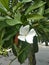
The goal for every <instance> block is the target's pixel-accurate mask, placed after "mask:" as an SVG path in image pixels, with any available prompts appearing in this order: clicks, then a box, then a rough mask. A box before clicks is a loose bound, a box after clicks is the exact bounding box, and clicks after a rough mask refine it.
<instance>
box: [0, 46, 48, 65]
mask: <svg viewBox="0 0 49 65" xmlns="http://www.w3.org/2000/svg"><path fill="white" fill-rule="evenodd" d="M14 57H15V56H14V55H13V53H10V54H9V57H3V56H0V65H8V64H9V62H10V61H11V60H12V59H13V58H14ZM36 61H37V64H36V65H49V46H48V47H45V46H44V45H39V52H38V53H36ZM11 65H20V64H19V63H18V60H17V59H16V60H15V61H14V62H12V64H11ZM22 65H28V60H26V61H25V63H24V64H22Z"/></svg>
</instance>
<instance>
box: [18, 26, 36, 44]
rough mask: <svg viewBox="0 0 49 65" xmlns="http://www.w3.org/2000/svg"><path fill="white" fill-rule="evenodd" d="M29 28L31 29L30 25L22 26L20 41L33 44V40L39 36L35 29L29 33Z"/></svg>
mask: <svg viewBox="0 0 49 65" xmlns="http://www.w3.org/2000/svg"><path fill="white" fill-rule="evenodd" d="M29 28H30V26H29V25H26V26H21V28H20V31H19V36H18V39H19V40H21V41H26V42H27V43H30V44H32V43H33V38H34V36H37V34H36V32H35V30H34V29H33V28H32V29H31V30H30V31H29Z"/></svg>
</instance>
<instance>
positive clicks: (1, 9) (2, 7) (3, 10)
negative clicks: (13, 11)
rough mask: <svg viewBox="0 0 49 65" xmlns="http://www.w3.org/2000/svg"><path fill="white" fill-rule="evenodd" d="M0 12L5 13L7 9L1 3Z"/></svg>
mask: <svg viewBox="0 0 49 65" xmlns="http://www.w3.org/2000/svg"><path fill="white" fill-rule="evenodd" d="M0 12H3V13H7V9H6V8H5V7H4V6H3V4H2V3H1V2H0Z"/></svg>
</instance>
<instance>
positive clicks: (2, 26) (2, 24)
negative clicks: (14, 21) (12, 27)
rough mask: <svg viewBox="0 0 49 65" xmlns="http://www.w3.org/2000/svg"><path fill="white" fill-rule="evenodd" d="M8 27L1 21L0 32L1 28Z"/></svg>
mask: <svg viewBox="0 0 49 65" xmlns="http://www.w3.org/2000/svg"><path fill="white" fill-rule="evenodd" d="M8 26H9V25H8V24H7V23H6V22H5V21H1V22H0V30H1V29H2V28H5V27H8Z"/></svg>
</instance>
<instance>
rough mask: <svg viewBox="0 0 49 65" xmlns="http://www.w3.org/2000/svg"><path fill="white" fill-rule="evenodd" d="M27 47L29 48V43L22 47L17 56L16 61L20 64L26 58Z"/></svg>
mask: <svg viewBox="0 0 49 65" xmlns="http://www.w3.org/2000/svg"><path fill="white" fill-rule="evenodd" d="M29 49H30V45H27V46H26V47H24V48H23V49H22V50H21V51H20V53H19V56H18V61H19V62H20V63H21V64H22V63H24V61H25V60H26V59H27V57H28V54H29Z"/></svg>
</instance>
